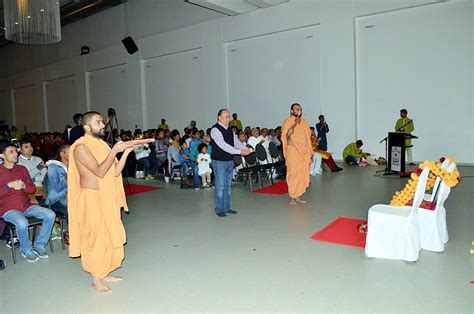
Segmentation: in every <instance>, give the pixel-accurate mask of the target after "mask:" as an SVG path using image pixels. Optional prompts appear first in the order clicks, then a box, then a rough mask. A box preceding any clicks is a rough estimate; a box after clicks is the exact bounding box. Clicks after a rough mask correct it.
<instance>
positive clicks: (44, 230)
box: [0, 143, 56, 262]
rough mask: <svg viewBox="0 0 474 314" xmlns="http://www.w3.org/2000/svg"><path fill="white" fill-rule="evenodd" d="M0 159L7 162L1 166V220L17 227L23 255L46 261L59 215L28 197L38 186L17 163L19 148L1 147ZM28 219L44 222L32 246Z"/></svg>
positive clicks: (7, 145) (27, 258)
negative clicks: (47, 246) (52, 231)
mask: <svg viewBox="0 0 474 314" xmlns="http://www.w3.org/2000/svg"><path fill="white" fill-rule="evenodd" d="M0 157H1V158H2V159H3V160H4V162H3V164H2V165H1V166H0V217H1V218H3V220H5V221H6V222H9V223H11V224H13V225H15V227H16V233H17V236H18V239H19V240H20V250H21V255H22V256H23V257H24V258H26V260H27V261H28V262H36V261H37V260H38V259H39V258H47V257H48V254H47V253H46V249H45V245H46V244H47V243H48V241H49V238H50V235H51V229H52V228H53V224H54V220H55V218H56V215H55V214H54V212H53V211H52V210H50V209H48V208H44V207H41V206H38V205H34V204H32V203H30V201H29V197H28V194H32V193H35V191H36V187H35V185H34V184H33V181H32V180H31V178H30V176H29V174H28V170H27V169H26V168H25V167H23V166H21V165H18V164H16V163H17V159H18V153H17V151H16V147H15V146H13V145H12V144H10V143H3V144H0ZM29 217H36V218H38V219H40V220H42V226H41V230H40V233H39V235H38V237H37V238H36V241H35V243H34V244H33V245H32V243H31V241H30V239H29V237H28V219H27V218H29Z"/></svg>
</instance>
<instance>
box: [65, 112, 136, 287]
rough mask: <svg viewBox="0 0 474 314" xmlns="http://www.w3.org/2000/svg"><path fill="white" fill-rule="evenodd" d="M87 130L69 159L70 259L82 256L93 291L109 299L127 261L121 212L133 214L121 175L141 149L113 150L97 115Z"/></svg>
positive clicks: (89, 116) (86, 121)
mask: <svg viewBox="0 0 474 314" xmlns="http://www.w3.org/2000/svg"><path fill="white" fill-rule="evenodd" d="M82 125H83V128H84V132H85V135H84V136H83V137H81V138H79V139H78V140H76V141H75V142H74V144H73V145H72V146H71V147H70V153H69V173H68V193H67V194H68V211H69V256H70V257H79V256H81V263H82V268H83V269H84V270H85V271H86V272H89V273H91V275H92V286H93V288H94V289H96V290H97V291H99V292H103V293H106V292H109V291H111V289H110V288H109V287H108V286H107V285H106V284H105V282H113V281H120V280H122V278H120V277H116V276H111V275H110V273H111V272H112V271H114V270H115V269H117V268H119V267H120V266H121V264H122V260H123V259H124V249H123V245H124V244H125V242H126V237H125V229H124V227H123V224H122V220H121V217H120V208H121V207H123V208H124V209H125V211H128V208H127V204H126V202H125V193H124V190H123V184H122V175H121V172H122V169H123V167H124V166H125V162H126V160H127V157H128V155H129V153H130V152H131V151H132V150H133V147H134V145H136V143H135V144H134V143H133V142H118V143H117V144H115V146H114V147H113V148H112V149H110V148H109V146H108V145H107V144H106V143H105V142H104V141H103V140H102V139H101V137H102V136H103V135H104V133H105V125H104V122H103V119H102V116H101V115H100V114H99V113H97V112H93V111H90V112H87V113H85V114H84V116H83V119H82ZM120 152H123V155H122V157H121V158H120V160H119V161H117V159H116V158H115V155H116V154H117V153H120Z"/></svg>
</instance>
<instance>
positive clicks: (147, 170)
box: [133, 134, 166, 180]
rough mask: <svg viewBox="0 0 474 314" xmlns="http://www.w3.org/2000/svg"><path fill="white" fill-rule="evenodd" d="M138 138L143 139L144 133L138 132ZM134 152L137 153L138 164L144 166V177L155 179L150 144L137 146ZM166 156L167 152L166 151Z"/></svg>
mask: <svg viewBox="0 0 474 314" xmlns="http://www.w3.org/2000/svg"><path fill="white" fill-rule="evenodd" d="M135 139H136V140H141V139H143V135H142V134H137V135H136V136H135ZM133 152H134V153H135V158H136V160H137V164H139V165H142V166H143V171H144V179H145V180H151V179H154V178H155V177H153V175H152V174H151V170H152V168H153V165H152V163H151V160H150V146H149V145H148V144H146V143H145V144H141V145H138V146H135V147H134V148H133ZM165 156H166V153H165Z"/></svg>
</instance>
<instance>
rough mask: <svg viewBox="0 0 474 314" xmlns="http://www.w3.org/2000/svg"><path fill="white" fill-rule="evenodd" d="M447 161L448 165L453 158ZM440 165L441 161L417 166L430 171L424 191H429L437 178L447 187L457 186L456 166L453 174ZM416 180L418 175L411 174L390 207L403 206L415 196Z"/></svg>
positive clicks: (458, 176)
mask: <svg viewBox="0 0 474 314" xmlns="http://www.w3.org/2000/svg"><path fill="white" fill-rule="evenodd" d="M447 159H448V160H449V163H452V162H454V158H453V157H448V158H447ZM441 164H442V162H441V161H440V162H437V163H435V162H434V161H429V160H425V161H424V162H423V163H421V164H420V165H419V168H420V169H422V170H423V169H425V168H426V167H428V168H429V169H430V174H429V176H428V182H427V183H426V191H429V190H430V189H431V188H432V187H433V186H434V184H435V181H436V178H437V177H440V178H441V180H443V182H444V183H445V184H446V185H447V186H449V187H454V186H456V185H458V184H459V178H460V175H459V171H458V168H457V166H456V167H455V168H454V170H453V172H448V171H447V170H446V169H442V168H441ZM418 179H419V175H418V174H417V173H415V172H412V174H411V179H410V180H409V181H408V183H407V184H406V185H405V188H403V190H401V191H399V192H395V195H394V196H393V197H392V201H391V202H390V205H392V206H399V207H400V206H405V204H407V203H408V202H409V201H410V200H412V199H413V196H414V195H415V191H416V186H417V184H418Z"/></svg>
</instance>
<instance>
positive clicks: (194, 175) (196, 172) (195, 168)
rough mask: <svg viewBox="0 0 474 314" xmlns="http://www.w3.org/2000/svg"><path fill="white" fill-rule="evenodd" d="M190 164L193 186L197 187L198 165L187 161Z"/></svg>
mask: <svg viewBox="0 0 474 314" xmlns="http://www.w3.org/2000/svg"><path fill="white" fill-rule="evenodd" d="M189 164H190V165H191V167H192V168H193V181H194V186H195V187H199V168H198V165H197V164H196V163H195V162H193V161H191V162H190V163H189Z"/></svg>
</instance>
